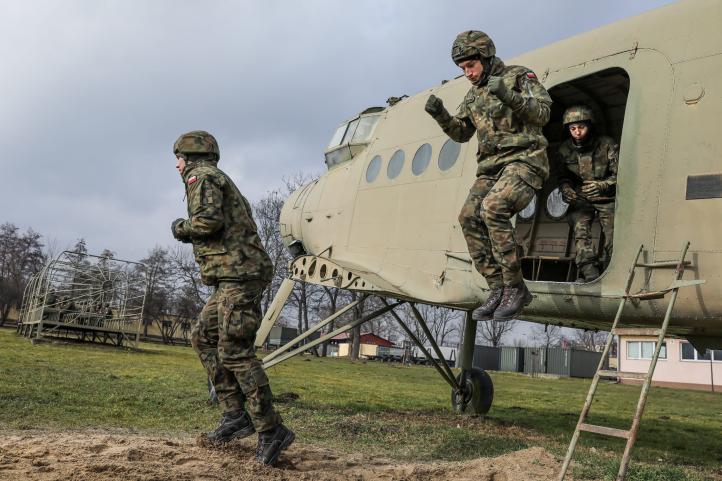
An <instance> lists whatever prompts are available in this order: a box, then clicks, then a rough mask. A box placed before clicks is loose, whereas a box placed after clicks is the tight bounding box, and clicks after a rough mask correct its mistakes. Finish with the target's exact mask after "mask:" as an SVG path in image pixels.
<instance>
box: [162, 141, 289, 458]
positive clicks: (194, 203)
mask: <svg viewBox="0 0 722 481" xmlns="http://www.w3.org/2000/svg"><path fill="white" fill-rule="evenodd" d="M173 153H174V154H175V155H176V159H177V163H176V168H177V169H178V172H179V173H180V174H181V177H182V178H183V183H184V184H185V190H186V196H187V199H188V219H176V220H175V221H174V222H173V224H172V226H171V229H172V231H173V237H175V238H176V239H177V240H179V241H181V242H191V243H192V244H193V252H194V254H195V258H196V262H197V263H198V265H199V267H200V271H201V280H202V281H203V283H204V284H206V285H209V286H214V287H215V290H214V292H213V294H212V295H211V297H210V298H209V299H208V302H207V303H206V305H205V306H204V307H203V310H202V311H201V313H200V315H199V316H198V319H197V320H196V321H195V323H194V325H193V329H192V333H191V343H192V345H193V348H194V349H195V350H196V352H197V353H198V356H199V357H200V360H201V363H202V364H203V366H204V367H205V369H206V371H207V373H208V377H209V378H210V379H211V381H212V382H213V385H214V386H215V389H216V392H217V393H218V398H219V402H220V406H221V408H222V409H223V416H222V418H221V421H220V423H219V425H218V427H217V428H216V429H215V430H213V431H211V432H210V433H208V439H209V441H211V442H218V443H225V442H228V441H230V440H232V439H234V438H244V437H247V436H250V435H251V434H253V433H254V432H256V431H257V432H258V447H257V449H256V459H258V460H259V461H260V462H262V463H263V464H267V465H273V464H275V463H276V461H277V460H278V456H279V455H280V453H281V451H283V450H284V449H286V448H287V447H288V446H289V445H290V444H291V443H292V442H293V440H294V438H295V435H294V433H293V431H291V430H290V429H288V428H287V427H285V426H284V425H283V424H282V422H281V416H279V415H278V414H277V413H276V411H274V409H273V404H272V395H271V388H270V386H269V382H268V377H267V376H266V373H265V371H264V370H263V365H262V364H261V362H260V361H259V360H258V358H257V357H256V352H255V346H254V341H255V337H256V330H257V329H258V327H259V324H260V319H261V308H260V300H261V295H262V293H263V291H264V289H265V288H266V286H267V285H268V283H269V282H270V280H271V274H272V267H271V260H270V258H269V257H268V254H267V253H266V251H265V250H264V248H263V245H262V244H261V240H260V238H259V237H258V234H257V227H256V223H255V222H254V220H253V217H252V213H251V206H250V204H249V203H248V200H246V198H245V197H243V195H241V193H240V191H239V190H238V188H237V187H236V185H235V184H234V183H233V181H232V180H231V179H230V177H228V176H227V175H226V174H225V173H224V172H223V171H221V170H220V169H219V168H218V167H217V164H218V160H219V158H220V151H219V149H218V143H217V142H216V139H215V138H214V137H213V136H212V135H211V134H209V133H208V132H204V131H200V130H197V131H193V132H188V133H186V134H183V135H181V136H180V137H179V138H178V140H177V141H176V142H175V144H174V145H173ZM246 402H247V406H248V411H246V410H245V408H244V405H246ZM249 413H250V416H249Z"/></svg>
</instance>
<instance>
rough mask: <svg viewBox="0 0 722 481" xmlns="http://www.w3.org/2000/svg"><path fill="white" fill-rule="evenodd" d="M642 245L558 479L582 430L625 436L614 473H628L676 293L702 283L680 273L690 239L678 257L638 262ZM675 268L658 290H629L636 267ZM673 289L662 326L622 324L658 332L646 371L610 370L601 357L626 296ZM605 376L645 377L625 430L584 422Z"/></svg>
mask: <svg viewBox="0 0 722 481" xmlns="http://www.w3.org/2000/svg"><path fill="white" fill-rule="evenodd" d="M643 249H644V246H643V245H641V246H639V250H638V251H637V256H636V257H635V258H634V263H633V264H632V267H631V268H630V269H629V276H628V277H627V284H626V288H625V290H624V295H623V296H622V297H621V299H620V301H619V307H618V309H617V314H616V316H615V317H614V323H613V324H612V329H611V330H610V331H609V335H608V336H607V342H606V344H605V345H604V351H602V357H601V358H600V360H599V365H598V366H597V372H596V374H595V375H594V378H593V379H592V384H591V386H590V387H589V392H588V393H587V398H586V400H585V401H584V407H583V408H582V412H581V414H580V415H579V421H578V422H577V426H576V428H575V429H574V434H573V435H572V439H571V441H570V443H569V449H568V450H567V454H566V457H565V458H564V464H563V465H562V469H561V471H560V473H559V477H558V478H557V479H558V481H564V477H565V475H566V473H567V470H568V469H569V465H570V464H571V461H572V456H574V450H575V449H576V447H577V442H578V441H579V436H580V434H581V432H582V431H586V432H590V433H596V434H602V435H604V436H613V437H617V438H622V439H626V440H627V443H626V446H625V448H624V454H623V455H622V460H621V462H620V465H619V472H618V473H617V478H616V479H617V481H624V479H625V478H626V476H627V469H628V468H629V462H630V460H631V457H632V448H633V447H634V443H635V442H636V440H637V434H638V433H639V427H640V425H641V422H642V415H643V414H644V408H645V406H646V404H647V396H648V395H649V389H650V387H651V386H652V376H653V375H654V370H655V368H656V367H657V360H658V359H659V354H660V352H661V350H662V344H663V341H664V338H665V336H666V335H667V328H668V327H669V321H670V319H671V318H672V310H673V309H674V303H675V302H676V300H677V293H678V292H679V289H681V288H683V287H692V286H697V285H700V284H704V283H705V281H704V280H698V279H695V280H682V275H683V274H684V269H685V267H686V266H688V265H689V264H690V262H689V261H687V260H685V257H686V256H687V250H688V249H689V242H685V244H684V246H683V247H682V251H681V253H680V256H679V259H678V260H676V261H661V262H651V263H650V262H639V257H640V255H641V254H642V250H643ZM671 267H673V268H675V277H674V280H673V281H672V283H671V284H670V285H669V286H668V287H667V288H665V289H662V290H658V291H647V290H646V289H642V290H641V291H640V292H638V293H636V294H630V292H629V290H630V289H631V287H632V281H634V275H635V269H637V268H644V269H664V268H671ZM647 282H649V279H647ZM670 292H671V293H672V295H671V296H670V299H669V304H668V305H667V311H666V313H665V315H664V320H663V321H662V326H661V328H660V329H648V328H642V329H629V328H625V329H624V333H625V334H631V333H633V332H634V331H637V333H638V334H640V335H656V336H657V343H656V346H655V349H654V354H653V355H652V360H651V362H650V363H649V370H648V371H647V373H646V374H642V373H636V372H620V371H610V370H605V369H604V360H605V359H606V358H607V354H609V350H610V348H611V346H612V342H613V340H614V336H615V335H617V334H619V332H620V329H618V328H617V323H618V322H619V320H620V319H621V317H622V311H623V310H624V306H625V304H626V303H627V301H628V300H631V301H633V302H639V301H649V300H654V299H662V298H664V296H665V295H666V294H668V293H670ZM602 377H605V378H625V379H626V378H628V379H642V380H644V382H643V384H642V391H641V393H640V395H639V401H638V403H637V409H636V411H635V413H634V419H633V420H632V426H631V427H630V429H629V430H628V431H627V430H624V429H617V428H610V427H607V426H596V425H594V424H588V423H586V422H585V421H586V419H587V416H588V415H589V411H590V409H591V407H592V401H593V400H594V395H595V394H596V391H597V386H598V385H599V379H600V378H602Z"/></svg>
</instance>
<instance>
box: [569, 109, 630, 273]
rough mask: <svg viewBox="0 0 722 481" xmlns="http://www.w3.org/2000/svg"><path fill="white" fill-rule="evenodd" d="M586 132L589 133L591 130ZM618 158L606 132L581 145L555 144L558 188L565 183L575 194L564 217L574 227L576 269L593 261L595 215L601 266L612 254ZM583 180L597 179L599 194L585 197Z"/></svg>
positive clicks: (615, 144) (611, 140)
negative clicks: (601, 238) (601, 239)
mask: <svg viewBox="0 0 722 481" xmlns="http://www.w3.org/2000/svg"><path fill="white" fill-rule="evenodd" d="M565 125H567V122H565ZM589 135H592V134H591V132H590V134H589ZM618 159H619V146H618V145H617V143H616V142H615V141H614V140H613V139H612V138H611V137H607V136H594V137H593V138H590V141H589V142H587V144H586V145H581V146H577V145H575V144H574V141H573V140H572V139H567V140H565V141H564V142H563V143H562V144H561V146H560V147H559V152H558V157H557V159H556V162H555V164H556V168H557V169H558V170H559V172H558V173H557V178H558V183H559V188H560V189H562V190H563V189H564V188H565V187H567V186H568V187H571V188H572V189H574V191H575V192H576V194H577V196H578V198H577V200H576V201H574V202H572V203H571V204H570V210H569V213H568V217H567V219H568V221H569V223H570V225H571V226H572V228H573V229H574V240H575V244H576V258H575V262H576V264H577V268H578V270H579V271H580V272H584V271H585V268H586V266H587V265H592V264H596V262H597V254H596V252H595V251H594V247H593V246H592V222H593V221H594V218H595V217H596V218H598V219H599V224H600V225H601V227H602V232H604V246H603V257H602V258H601V259H599V261H600V263H601V264H602V267H606V265H607V264H609V261H610V259H611V257H612V243H613V240H614V196H615V193H616V184H617V164H618ZM584 181H597V183H598V185H599V186H600V191H601V193H600V195H599V196H597V197H585V196H584V194H583V193H582V192H581V189H580V188H581V184H582V182H584Z"/></svg>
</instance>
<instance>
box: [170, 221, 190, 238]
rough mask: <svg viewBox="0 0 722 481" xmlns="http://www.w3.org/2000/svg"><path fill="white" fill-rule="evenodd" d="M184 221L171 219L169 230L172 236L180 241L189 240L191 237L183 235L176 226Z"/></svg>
mask: <svg viewBox="0 0 722 481" xmlns="http://www.w3.org/2000/svg"><path fill="white" fill-rule="evenodd" d="M183 221H185V219H180V218H178V219H176V220H174V221H173V223H172V224H171V225H170V230H171V232H172V233H173V238H174V239H175V240H178V241H181V242H190V241H191V239H190V237H188V236H183V235H181V234H180V233H179V232H178V226H179V225H180V224H181V222H183Z"/></svg>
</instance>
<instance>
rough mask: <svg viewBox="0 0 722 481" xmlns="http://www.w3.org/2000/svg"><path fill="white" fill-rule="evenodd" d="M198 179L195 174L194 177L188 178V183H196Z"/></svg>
mask: <svg viewBox="0 0 722 481" xmlns="http://www.w3.org/2000/svg"><path fill="white" fill-rule="evenodd" d="M197 181H198V177H196V176H195V175H194V176H193V177H191V178H189V179H188V182H186V184H188V185H192V184H195V183H196V182H197Z"/></svg>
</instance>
